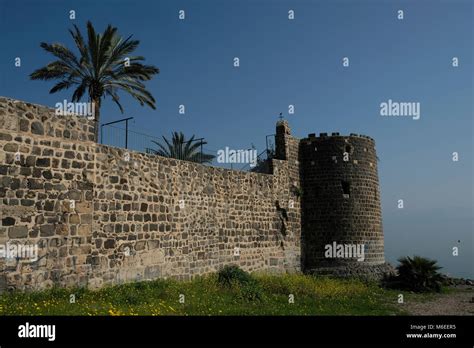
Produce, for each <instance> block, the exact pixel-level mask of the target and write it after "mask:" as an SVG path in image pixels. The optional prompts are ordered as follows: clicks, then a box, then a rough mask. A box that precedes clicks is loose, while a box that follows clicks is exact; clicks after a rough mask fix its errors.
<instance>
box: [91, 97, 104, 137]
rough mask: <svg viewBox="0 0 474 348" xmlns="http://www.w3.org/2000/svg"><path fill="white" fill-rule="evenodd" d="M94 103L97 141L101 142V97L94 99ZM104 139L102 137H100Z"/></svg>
mask: <svg viewBox="0 0 474 348" xmlns="http://www.w3.org/2000/svg"><path fill="white" fill-rule="evenodd" d="M92 104H93V106H94V121H95V127H94V132H95V142H96V143H98V142H99V127H100V98H94V99H92ZM100 140H101V141H102V139H100Z"/></svg>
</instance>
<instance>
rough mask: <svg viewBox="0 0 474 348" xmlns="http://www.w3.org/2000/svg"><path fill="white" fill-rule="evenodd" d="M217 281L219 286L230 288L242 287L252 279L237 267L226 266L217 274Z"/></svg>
mask: <svg viewBox="0 0 474 348" xmlns="http://www.w3.org/2000/svg"><path fill="white" fill-rule="evenodd" d="M217 281H218V282H219V284H221V285H224V286H229V287H230V286H232V285H234V284H240V285H243V284H248V283H251V282H252V281H253V279H252V277H251V276H250V274H249V273H247V272H245V271H244V270H242V269H240V268H239V266H236V265H227V266H224V267H223V268H222V269H221V270H219V272H218V273H217Z"/></svg>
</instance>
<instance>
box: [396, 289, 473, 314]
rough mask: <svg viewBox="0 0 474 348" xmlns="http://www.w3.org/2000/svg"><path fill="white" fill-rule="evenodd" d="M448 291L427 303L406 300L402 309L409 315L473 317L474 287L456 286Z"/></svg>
mask: <svg viewBox="0 0 474 348" xmlns="http://www.w3.org/2000/svg"><path fill="white" fill-rule="evenodd" d="M449 289H450V291H449V292H448V293H444V294H437V295H434V297H433V299H430V300H427V301H422V302H420V301H416V300H411V301H410V300H407V301H406V302H405V308H404V309H405V310H406V311H407V312H408V313H409V314H411V315H474V287H473V286H472V285H466V284H458V285H451V286H450V288H449Z"/></svg>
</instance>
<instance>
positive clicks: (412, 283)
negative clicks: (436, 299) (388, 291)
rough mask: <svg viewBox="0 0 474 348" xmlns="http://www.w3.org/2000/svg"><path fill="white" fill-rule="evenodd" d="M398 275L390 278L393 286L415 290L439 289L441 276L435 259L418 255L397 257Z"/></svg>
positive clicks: (441, 280) (441, 281)
mask: <svg viewBox="0 0 474 348" xmlns="http://www.w3.org/2000/svg"><path fill="white" fill-rule="evenodd" d="M398 262H399V263H400V264H399V265H398V266H397V270H398V276H396V277H394V278H392V279H391V283H392V284H393V285H395V287H398V288H402V289H405V290H411V291H415V292H430V291H437V292H439V291H441V288H442V284H443V277H442V275H441V274H440V273H438V270H440V269H441V267H440V266H438V265H437V264H436V263H437V261H436V260H430V259H427V258H424V257H420V256H413V258H411V257H409V256H406V257H402V258H399V259H398Z"/></svg>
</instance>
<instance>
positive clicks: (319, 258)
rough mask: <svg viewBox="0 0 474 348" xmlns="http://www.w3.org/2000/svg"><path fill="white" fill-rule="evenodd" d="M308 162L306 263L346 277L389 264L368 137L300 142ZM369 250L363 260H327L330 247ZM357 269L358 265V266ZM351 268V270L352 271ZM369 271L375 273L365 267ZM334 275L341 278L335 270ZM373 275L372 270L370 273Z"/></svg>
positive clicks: (374, 158)
mask: <svg viewBox="0 0 474 348" xmlns="http://www.w3.org/2000/svg"><path fill="white" fill-rule="evenodd" d="M300 158H301V161H302V163H303V167H302V183H303V192H304V194H303V197H304V198H303V206H304V209H303V212H302V214H303V224H302V229H303V231H302V238H303V244H304V247H303V264H304V268H305V269H306V270H311V269H315V268H320V269H323V268H324V269H328V267H329V269H330V268H331V267H334V268H338V267H342V268H343V272H347V273H351V272H352V271H351V270H352V269H354V268H355V269H357V270H360V269H361V267H360V266H361V265H363V266H373V265H380V264H383V263H384V262H385V258H384V239H383V230H382V214H381V206H380V190H379V181H378V174H377V161H378V159H377V155H376V152H375V143H374V140H373V139H371V138H369V137H367V136H359V135H357V134H351V135H350V136H341V135H339V134H338V133H333V134H332V135H329V136H328V135H327V134H325V133H323V134H321V135H320V136H319V137H316V135H315V134H310V135H309V136H308V137H307V138H305V139H302V140H301V142H300ZM333 242H336V243H337V244H350V245H356V244H359V245H364V246H365V248H364V250H365V252H364V254H365V255H364V260H363V261H354V259H351V258H327V257H326V256H325V246H326V245H328V244H333ZM352 265H355V267H353V266H352ZM347 266H349V267H347ZM366 269H367V270H368V271H370V270H371V269H372V270H374V269H378V268H377V267H376V268H370V267H368V268H366ZM334 271H335V273H340V271H339V270H337V269H334ZM370 272H372V271H370Z"/></svg>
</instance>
